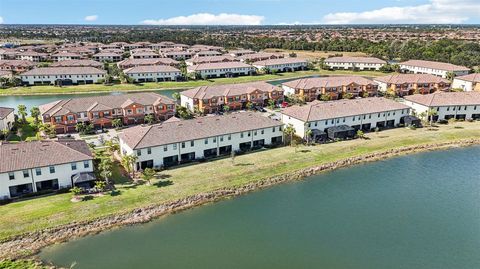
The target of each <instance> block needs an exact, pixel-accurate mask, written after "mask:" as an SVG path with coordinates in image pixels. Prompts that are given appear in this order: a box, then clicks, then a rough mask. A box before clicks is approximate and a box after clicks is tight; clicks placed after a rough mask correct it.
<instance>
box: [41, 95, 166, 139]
mask: <svg viewBox="0 0 480 269" xmlns="http://www.w3.org/2000/svg"><path fill="white" fill-rule="evenodd" d="M39 108H40V112H41V116H42V121H43V122H44V123H50V124H52V125H54V126H55V129H56V131H57V133H67V132H75V126H76V124H77V123H79V122H85V123H91V124H93V125H94V127H95V128H96V129H101V128H110V127H112V121H113V120H114V119H121V121H122V123H123V125H130V124H137V123H143V122H144V118H145V115H150V114H151V115H153V116H154V117H155V119H157V120H167V119H168V118H170V117H172V116H173V115H175V102H174V101H173V100H172V99H170V98H167V97H165V96H162V95H159V94H156V93H133V94H122V95H111V96H110V95H108V96H96V97H81V98H73V99H66V100H59V101H55V102H52V103H48V104H44V105H41V106H40V107H39Z"/></svg>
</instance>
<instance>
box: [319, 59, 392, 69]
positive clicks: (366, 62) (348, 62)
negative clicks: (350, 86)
mask: <svg viewBox="0 0 480 269" xmlns="http://www.w3.org/2000/svg"><path fill="white" fill-rule="evenodd" d="M325 64H326V65H327V66H328V67H329V68H330V69H333V70H337V69H341V70H380V68H381V67H382V66H384V65H386V64H387V61H384V60H382V59H378V58H374V57H331V58H328V59H325Z"/></svg>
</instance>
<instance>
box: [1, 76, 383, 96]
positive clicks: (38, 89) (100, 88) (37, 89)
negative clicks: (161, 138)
mask: <svg viewBox="0 0 480 269" xmlns="http://www.w3.org/2000/svg"><path fill="white" fill-rule="evenodd" d="M311 75H362V76H382V75H385V74H383V73H380V72H374V71H362V72H353V71H348V70H345V71H343V70H342V71H329V70H320V71H319V70H312V71H298V72H294V73H281V74H276V75H258V76H243V77H236V78H217V79H210V80H197V81H184V82H175V81H171V82H159V83H156V82H146V83H142V84H115V85H112V86H107V85H103V84H91V85H75V86H65V87H62V88H59V87H55V86H30V87H16V88H8V89H0V95H31V94H62V93H63V94H68V93H89V92H109V91H145V90H155V89H157V90H158V89H187V88H193V87H198V86H205V85H219V84H230V83H242V82H252V81H262V80H275V79H288V78H296V77H303V76H311Z"/></svg>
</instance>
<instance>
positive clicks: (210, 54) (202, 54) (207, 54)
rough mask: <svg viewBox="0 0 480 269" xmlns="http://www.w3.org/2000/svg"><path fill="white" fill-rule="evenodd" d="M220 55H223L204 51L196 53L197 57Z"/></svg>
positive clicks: (213, 51) (212, 51)
mask: <svg viewBox="0 0 480 269" xmlns="http://www.w3.org/2000/svg"><path fill="white" fill-rule="evenodd" d="M220 55H222V53H221V52H219V51H216V50H202V51H199V52H197V53H195V56H196V57H211V56H220ZM195 56H194V57H195Z"/></svg>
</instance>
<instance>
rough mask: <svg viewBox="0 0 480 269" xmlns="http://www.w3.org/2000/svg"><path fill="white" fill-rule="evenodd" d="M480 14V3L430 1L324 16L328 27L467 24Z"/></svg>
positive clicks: (454, 0) (456, 0) (443, 0)
mask: <svg viewBox="0 0 480 269" xmlns="http://www.w3.org/2000/svg"><path fill="white" fill-rule="evenodd" d="M478 14H480V1H478V0H429V3H427V4H423V5H417V6H404V7H385V8H381V9H375V10H370V11H364V12H338V13H330V14H327V15H325V16H324V17H323V22H324V23H327V24H354V23H359V24H362V23H365V24H369V23H412V24H415V23H439V24H442V23H446V24H448V23H465V22H467V21H468V20H469V19H470V18H471V17H473V16H478Z"/></svg>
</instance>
